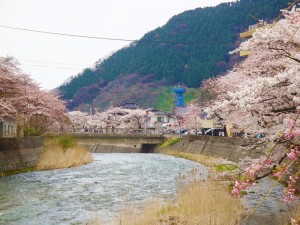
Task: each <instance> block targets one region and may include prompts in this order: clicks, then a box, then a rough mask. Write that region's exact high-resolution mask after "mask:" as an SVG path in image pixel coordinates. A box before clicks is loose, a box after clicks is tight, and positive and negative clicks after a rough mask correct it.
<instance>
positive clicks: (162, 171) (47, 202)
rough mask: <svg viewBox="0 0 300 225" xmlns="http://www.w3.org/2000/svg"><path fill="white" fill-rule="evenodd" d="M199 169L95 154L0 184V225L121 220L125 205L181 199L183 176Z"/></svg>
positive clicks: (167, 159) (176, 161)
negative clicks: (85, 161) (71, 164)
mask: <svg viewBox="0 0 300 225" xmlns="http://www.w3.org/2000/svg"><path fill="white" fill-rule="evenodd" d="M194 168H195V169H197V170H199V171H201V173H202V174H203V175H202V176H203V178H205V177H206V175H207V171H206V169H205V167H204V166H201V165H199V164H198V163H195V162H192V161H188V160H185V159H181V158H175V157H171V156H165V155H160V154H94V162H93V163H91V164H88V165H84V166H81V167H76V168H68V169H60V170H52V171H36V172H29V173H23V174H18V175H14V176H10V177H2V178H0V224H13V225H15V224H18V225H19V224H22V225H23V224H24V225H25V224H26V225H28V224H30V225H34V224H37V225H40V224H43V225H47V224H86V221H88V220H89V219H91V218H92V217H93V216H95V215H97V216H98V217H100V218H101V219H102V220H104V221H107V220H111V219H114V218H117V216H118V214H119V211H120V210H121V208H122V207H124V206H126V205H128V204H129V205H132V206H134V207H138V206H141V205H142V204H143V203H144V202H145V201H147V200H149V199H153V198H162V199H167V198H170V197H174V196H176V194H177V192H178V187H179V185H178V184H179V183H180V182H181V179H180V176H181V175H184V174H187V173H189V171H191V170H192V169H194Z"/></svg>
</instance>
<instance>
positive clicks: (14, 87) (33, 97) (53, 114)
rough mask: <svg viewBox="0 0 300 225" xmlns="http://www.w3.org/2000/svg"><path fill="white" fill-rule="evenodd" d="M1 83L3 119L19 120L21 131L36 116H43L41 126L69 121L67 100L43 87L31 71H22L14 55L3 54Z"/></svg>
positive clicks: (1, 117)
mask: <svg viewBox="0 0 300 225" xmlns="http://www.w3.org/2000/svg"><path fill="white" fill-rule="evenodd" d="M0 87H1V88H0V96H1V98H0V120H3V119H4V118H10V119H13V120H15V121H16V123H17V125H18V130H19V131H20V133H21V132H22V130H23V129H24V128H25V129H28V128H29V121H30V120H31V122H32V121H33V117H35V120H37V119H38V118H43V127H40V128H41V130H45V129H46V128H47V127H48V126H50V125H51V124H53V123H54V122H57V123H60V124H62V123H63V122H64V121H65V115H64V114H65V111H66V108H65V104H64V102H62V101H61V100H60V99H59V96H58V94H57V93H55V92H52V91H44V90H41V89H40V87H39V86H38V85H37V84H36V83H35V82H34V81H33V80H32V79H31V78H30V77H29V76H28V75H27V74H24V73H22V71H21V70H20V69H19V67H18V62H17V61H16V60H15V59H14V58H11V57H0ZM40 124H41V123H40ZM20 135H21V134H20Z"/></svg>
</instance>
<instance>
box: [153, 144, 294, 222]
mask: <svg viewBox="0 0 300 225" xmlns="http://www.w3.org/2000/svg"><path fill="white" fill-rule="evenodd" d="M181 141H182V140H181ZM183 141H184V140H183ZM185 141H186V140H185ZM186 142H187V141H186ZM169 143H171V144H170V145H168V144H167V145H165V146H163V145H162V146H163V147H161V148H159V149H158V152H159V153H162V154H167V155H173V156H176V157H181V158H185V159H188V160H192V161H195V162H199V163H201V164H203V165H206V166H208V167H209V168H210V170H209V171H210V176H211V177H213V179H217V180H220V178H221V180H223V181H224V182H225V183H227V184H230V183H231V184H232V183H233V182H234V180H236V179H237V178H238V175H239V173H240V171H239V169H236V170H231V169H230V170H231V171H230V172H226V170H227V168H234V167H231V166H229V167H227V165H238V164H237V163H234V162H230V161H227V160H224V159H222V158H213V157H210V156H207V155H201V153H199V151H195V153H188V152H186V150H185V151H184V152H181V151H178V149H180V148H182V146H184V145H187V143H180V141H178V140H177V141H175V143H173V141H169ZM172 145H174V146H172ZM176 145H177V146H176ZM223 166H224V167H223ZM217 168H224V171H223V172H225V173H224V174H226V175H225V176H224V175H223V174H222V173H218V169H217ZM219 171H221V172H222V169H221V170H219ZM216 172H217V173H216ZM283 190H284V187H283V186H282V185H281V184H279V183H278V182H276V181H274V180H273V179H271V178H270V177H266V178H264V179H262V180H260V181H258V183H257V184H256V185H255V186H253V187H252V188H250V190H248V191H245V192H243V197H242V198H241V201H242V205H243V208H244V216H243V218H242V219H241V222H240V224H241V225H261V224H268V225H287V224H290V223H289V222H290V220H291V218H295V219H296V221H300V201H299V200H296V201H295V203H294V204H292V205H287V204H286V203H285V202H284V201H283V198H282V193H283Z"/></svg>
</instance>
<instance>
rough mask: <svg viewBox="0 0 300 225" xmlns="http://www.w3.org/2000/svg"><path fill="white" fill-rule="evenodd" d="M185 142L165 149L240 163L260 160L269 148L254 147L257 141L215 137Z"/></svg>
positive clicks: (190, 137)
mask: <svg viewBox="0 0 300 225" xmlns="http://www.w3.org/2000/svg"><path fill="white" fill-rule="evenodd" d="M182 139H183V140H182V141H180V142H178V143H176V144H173V145H170V146H167V147H165V149H166V150H171V151H178V152H186V153H193V154H202V155H206V156H212V157H216V158H219V157H221V158H223V159H228V160H230V161H233V162H239V161H241V160H242V159H244V158H245V157H249V158H259V157H260V156H262V155H264V151H265V150H266V148H267V146H266V145H265V144H264V145H260V146H254V144H256V143H257V140H255V139H245V138H228V137H213V136H192V135H190V136H184V137H183V138H182Z"/></svg>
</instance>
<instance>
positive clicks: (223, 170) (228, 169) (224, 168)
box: [214, 164, 238, 172]
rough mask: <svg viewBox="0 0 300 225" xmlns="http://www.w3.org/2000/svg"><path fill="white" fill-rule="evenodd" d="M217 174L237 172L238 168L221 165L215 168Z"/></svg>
mask: <svg viewBox="0 0 300 225" xmlns="http://www.w3.org/2000/svg"><path fill="white" fill-rule="evenodd" d="M214 168H215V170H216V171H217V172H226V171H233V170H236V169H237V168H238V167H237V166H236V165H231V164H219V165H215V166H214Z"/></svg>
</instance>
